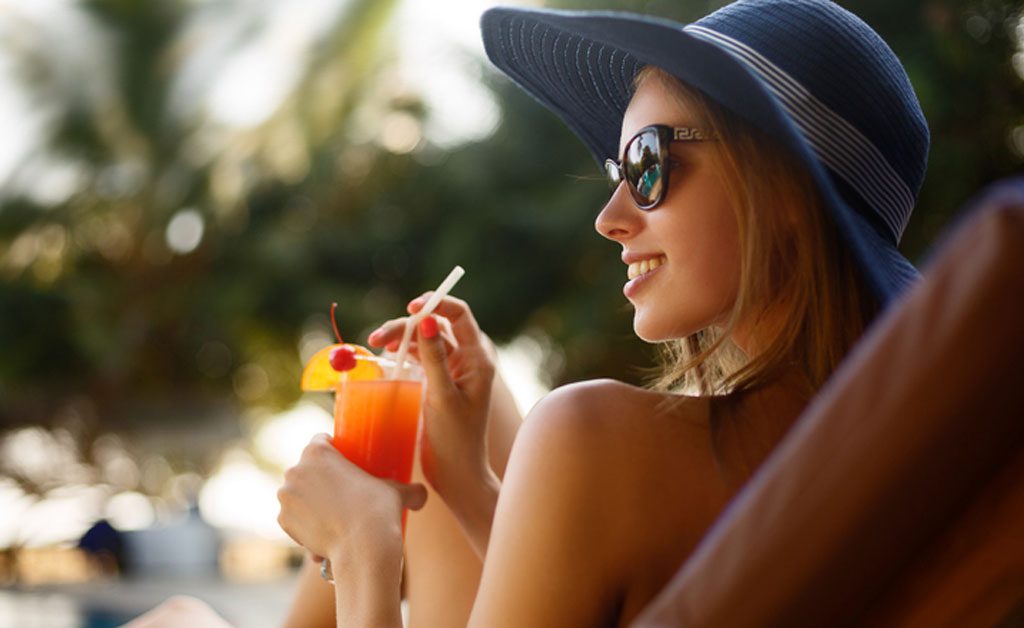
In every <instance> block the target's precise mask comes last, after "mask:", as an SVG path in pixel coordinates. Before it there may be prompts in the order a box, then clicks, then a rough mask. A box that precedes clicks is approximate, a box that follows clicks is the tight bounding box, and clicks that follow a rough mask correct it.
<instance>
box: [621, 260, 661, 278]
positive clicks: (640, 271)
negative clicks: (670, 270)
mask: <svg viewBox="0 0 1024 628" xmlns="http://www.w3.org/2000/svg"><path fill="white" fill-rule="evenodd" d="M667 261H668V258H666V257H665V256H664V255H661V256H659V257H652V258H650V259H645V260H643V261H640V262H633V263H632V264H630V265H629V268H628V269H627V270H626V276H627V277H628V278H629V279H636V278H637V277H639V276H640V275H644V274H646V273H649V272H651V271H652V270H654V269H655V268H657V267H659V266H661V265H662V264H664V263H665V262H667Z"/></svg>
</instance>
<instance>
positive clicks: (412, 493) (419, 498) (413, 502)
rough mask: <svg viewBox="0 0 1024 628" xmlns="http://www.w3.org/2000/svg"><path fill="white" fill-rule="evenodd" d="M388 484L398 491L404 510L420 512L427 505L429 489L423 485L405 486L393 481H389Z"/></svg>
mask: <svg viewBox="0 0 1024 628" xmlns="http://www.w3.org/2000/svg"><path fill="white" fill-rule="evenodd" d="M388 484H390V485H391V486H392V487H393V488H394V489H395V490H396V491H398V496H399V498H401V500H402V508H408V509H409V510H419V509H420V508H423V506H424V504H426V503H427V487H425V486H423V485H422V484H419V483H416V484H403V483H401V482H395V481H393V480H388Z"/></svg>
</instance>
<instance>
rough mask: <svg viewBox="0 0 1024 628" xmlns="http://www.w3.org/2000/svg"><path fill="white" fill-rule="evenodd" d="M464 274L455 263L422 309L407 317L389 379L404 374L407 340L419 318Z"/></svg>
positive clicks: (429, 311)
mask: <svg viewBox="0 0 1024 628" xmlns="http://www.w3.org/2000/svg"><path fill="white" fill-rule="evenodd" d="M465 274H466V270H465V269H464V268H463V267H462V266H458V265H456V266H455V268H453V269H452V272H450V273H448V276H447V277H445V278H444V281H442V282H441V285H440V286H438V287H437V290H434V294H432V295H430V298H429V299H427V303H426V305H424V306H423V309H422V310H420V311H419V312H416V313H415V314H413V315H412V316H410V317H409V322H408V323H406V325H405V333H404V334H402V344H400V345H399V346H398V359H396V360H395V368H394V369H392V370H391V379H401V378H402V375H404V374H405V359H406V357H407V356H408V354H409V341H410V340H411V339H412V332H413V330H414V329H416V326H417V325H419V324H420V321H421V320H423V319H424V318H426V317H427V316H428V315H429V314H430V313H431V312H433V311H434V308H436V307H437V305H438V303H440V302H441V299H443V298H445V296H447V294H448V293H449V292H450V291H451V289H452V288H453V287H454V286H455V284H456V283H458V281H459V279H462V276H463V275H465Z"/></svg>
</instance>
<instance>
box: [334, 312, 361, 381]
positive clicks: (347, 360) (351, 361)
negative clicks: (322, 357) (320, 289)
mask: <svg viewBox="0 0 1024 628" xmlns="http://www.w3.org/2000/svg"><path fill="white" fill-rule="evenodd" d="M337 308H338V304H337V303H331V327H333V328H334V337H335V338H337V339H338V344H339V345H341V346H340V347H338V348H337V349H335V350H334V351H331V354H330V356H329V360H330V362H331V368H333V369H334V370H335V371H338V372H339V373H340V372H344V371H351V370H352V369H354V368H355V367H356V351H355V349H353V348H352V347H350V346H348V345H345V344H342V342H341V334H339V333H338V323H337V322H335V320H334V310H336V309H337Z"/></svg>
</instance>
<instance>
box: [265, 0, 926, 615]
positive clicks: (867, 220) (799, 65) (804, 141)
mask: <svg viewBox="0 0 1024 628" xmlns="http://www.w3.org/2000/svg"><path fill="white" fill-rule="evenodd" d="M482 27H483V34H484V41H485V44H486V48H487V51H488V55H489V56H490V58H491V59H492V61H494V62H495V64H496V65H497V66H498V67H499V68H501V69H502V70H503V71H505V72H506V73H507V74H509V76H511V77H512V78H513V79H514V80H515V81H516V82H517V83H519V84H520V85H521V86H522V87H523V88H524V89H526V90H527V91H528V92H530V93H531V94H532V95H533V96H535V97H536V98H537V99H538V100H539V101H540V102H541V103H543V104H544V105H546V106H548V107H549V108H551V109H552V110H553V111H554V112H555V113H557V114H558V115H559V116H561V117H562V118H563V119H564V120H565V121H566V123H567V124H569V126H570V127H571V128H572V129H573V130H574V131H575V132H576V133H577V134H578V135H579V136H580V137H581V139H583V141H584V142H585V143H586V144H587V145H588V147H589V148H590V150H591V152H592V153H593V154H594V155H595V157H596V158H597V159H598V161H599V162H605V168H606V172H607V173H608V176H609V178H610V180H611V182H612V183H613V184H614V192H613V194H612V196H611V199H610V200H609V201H608V203H607V205H606V206H605V207H604V208H603V209H602V210H601V212H600V214H599V215H598V216H597V219H596V222H595V228H596V230H597V231H598V233H599V234H600V235H602V236H603V237H605V238H607V239H609V240H611V241H613V242H616V243H617V244H619V245H621V247H622V259H623V262H624V264H626V272H627V277H628V282H627V283H626V284H625V286H624V289H623V292H624V294H625V296H626V298H627V299H628V300H629V301H630V303H631V304H632V305H633V307H634V310H635V314H634V330H635V332H636V333H637V335H638V336H639V337H641V338H642V339H644V340H646V341H649V342H658V343H663V344H664V345H665V346H666V348H667V349H668V351H667V355H668V358H667V360H666V368H665V372H664V376H663V377H662V378H661V380H660V382H659V383H658V385H657V386H656V387H655V388H654V389H641V388H636V387H633V386H629V385H626V384H622V383H619V382H615V381H607V380H603V381H591V382H583V383H579V384H574V385H570V386H565V387H562V388H559V389H558V390H556V391H554V392H552V393H551V394H550V395H548V396H547V397H546V398H545V399H543V400H542V401H541V402H540V403H539V404H538V405H537V406H536V407H535V408H534V409H533V410H532V411H531V413H530V416H529V417H528V418H527V420H526V421H525V422H524V423H523V425H522V428H521V429H520V430H519V433H518V434H517V435H515V443H514V446H513V447H512V450H511V454H510V457H509V458H508V462H507V468H506V469H505V470H504V473H503V474H501V464H500V463H501V461H503V458H504V449H502V447H503V446H504V444H506V443H507V442H508V441H510V440H511V438H512V434H513V432H514V430H515V421H514V419H509V418H508V417H509V415H508V413H505V412H503V411H502V410H501V409H500V408H503V407H504V406H503V404H500V403H498V404H492V399H491V397H492V394H491V393H492V389H494V388H495V387H496V389H498V390H500V389H501V388H500V383H497V384H496V383H495V382H496V381H497V380H494V367H493V359H492V358H491V355H490V353H489V350H488V347H489V345H488V342H487V340H486V337H485V336H484V335H483V334H482V332H481V331H480V329H479V328H478V327H477V325H476V323H475V321H474V319H473V316H472V313H471V311H470V309H469V307H468V306H467V305H466V304H465V303H462V302H460V301H458V300H456V299H451V298H449V299H446V300H445V301H444V302H443V304H442V306H441V307H440V308H439V310H438V312H437V318H428V319H426V320H424V321H423V323H422V324H421V326H420V328H419V330H418V347H417V350H418V355H419V359H420V360H421V362H422V363H423V365H424V368H425V371H426V375H427V381H428V387H427V389H428V392H427V403H426V406H425V434H424V439H423V448H422V450H421V454H422V461H423V472H424V477H425V480H426V482H427V483H428V484H429V485H430V486H431V488H432V489H433V490H434V491H436V493H437V495H438V496H439V497H440V500H438V499H437V498H436V497H435V498H433V499H431V500H428V503H429V504H430V506H429V507H430V508H435V512H441V511H448V512H450V513H451V518H450V519H449V521H448V522H447V523H446V522H445V521H444V519H443V517H441V516H437V517H433V518H431V519H430V523H429V525H427V527H428V528H431V529H430V531H429V532H428V533H424V534H425V535H426V536H429V535H430V534H433V535H434V536H435V538H442V539H449V541H450V540H451V538H452V535H453V530H454V531H455V532H459V531H461V533H462V534H464V535H465V538H466V539H467V540H468V543H469V544H470V546H471V547H473V548H474V549H475V551H476V553H477V555H478V556H479V557H480V559H481V560H482V563H483V567H482V575H481V577H480V580H479V585H478V586H477V583H476V581H475V580H473V579H472V578H470V579H469V580H468V581H467V580H463V581H461V586H459V587H452V588H446V587H445V586H444V584H445V583H443V582H442V583H440V584H438V585H437V586H427V587H426V588H425V589H420V593H417V587H419V586H423V585H422V583H423V582H427V581H428V579H429V578H430V576H429V575H428V574H429V573H430V572H431V571H432V570H438V569H440V570H442V571H441V572H440V573H444V571H443V570H444V569H445V565H444V564H442V563H441V562H440V561H438V560H436V557H435V560H434V562H430V561H424V560H419V561H418V560H417V557H418V556H421V555H422V552H423V551H425V550H424V549H423V548H422V547H421V546H420V545H418V538H417V524H416V523H415V521H416V520H415V518H414V517H411V518H410V531H409V536H410V539H409V547H408V553H409V575H408V577H409V585H410V590H409V593H410V594H409V605H410V613H411V616H412V621H411V623H412V624H413V625H417V624H419V623H423V625H457V624H459V623H461V624H465V623H466V617H467V614H469V623H470V624H472V625H479V626H504V625H508V626H534V625H558V626H562V625H588V626H589V625H622V624H627V623H629V622H630V621H631V620H632V619H634V618H635V617H636V616H637V615H638V614H639V613H640V611H641V609H643V607H644V606H645V605H646V604H647V603H648V602H649V601H650V600H651V599H652V598H653V597H654V596H655V595H656V594H657V592H658V591H659V590H660V589H661V588H662V587H663V586H664V585H665V584H666V583H667V582H668V580H669V579H670V577H671V576H672V574H673V573H674V572H675V571H676V570H677V569H678V568H679V566H680V565H681V564H682V563H683V562H684V561H685V559H686V558H687V556H688V555H689V554H690V552H691V551H692V550H693V548H694V547H695V546H696V544H697V543H698V541H699V540H700V538H701V536H702V535H703V534H704V533H705V531H706V530H707V528H708V526H709V525H710V524H711V523H712V522H713V521H714V519H715V518H716V516H717V515H718V514H719V513H720V512H721V510H722V508H723V507H724V506H725V504H726V503H727V502H728V500H729V499H730V498H731V496H732V495H734V494H735V492H736V491H737V490H738V488H739V487H740V486H741V485H742V484H743V482H744V481H746V479H747V478H748V477H749V476H750V474H751V473H752V472H753V471H754V469H755V468H756V467H757V466H758V464H760V462H761V461H762V460H763V459H764V457H765V456H766V455H767V454H768V453H769V452H770V450H771V449H772V448H773V447H774V446H775V444H776V443H777V442H778V441H779V440H780V439H781V437H782V436H783V435H784V434H785V432H786V430H787V429H788V428H789V426H790V425H791V423H792V422H793V420H794V419H795V418H796V417H797V416H798V415H799V414H800V412H801V411H802V409H803V408H804V406H805V405H806V404H807V402H808V400H809V398H810V397H811V396H812V395H813V393H814V392H815V391H816V390H817V389H818V388H819V387H820V386H821V385H822V383H823V382H824V381H825V380H826V379H827V378H828V376H829V374H830V373H831V372H832V370H833V369H834V368H835V366H836V365H837V364H838V362H839V361H840V360H841V359H842V357H843V355H844V354H845V353H846V352H847V350H848V349H849V348H850V347H851V346H852V344H853V343H854V342H855V341H856V340H857V338H858V336H859V335H860V334H861V333H862V331H863V330H864V329H865V328H866V327H867V326H868V324H869V323H870V321H871V320H872V318H873V317H874V316H875V315H876V314H877V312H878V311H879V309H880V308H882V307H884V306H885V304H887V303H888V302H890V301H891V300H893V299H894V298H895V297H896V296H897V295H898V294H899V293H900V291H901V290H902V289H903V288H904V287H905V286H906V285H908V284H909V283H910V282H912V281H913V280H914V278H915V277H916V272H915V271H914V270H913V267H912V266H911V265H910V264H909V263H908V262H907V261H906V260H905V259H903V257H902V256H901V255H900V254H899V253H898V251H897V248H896V244H897V242H898V240H899V237H900V234H901V232H902V229H903V227H904V226H905V225H906V222H907V219H908V218H909V215H910V211H911V208H912V206H913V203H914V201H915V198H916V194H917V190H918V189H919V187H920V183H921V180H922V178H923V173H924V164H925V159H926V154H927V148H928V131H927V127H926V125H925V122H924V119H923V116H922V114H921V111H920V107H919V105H918V103H917V99H916V97H915V96H914V93H913V90H912V88H911V86H910V83H909V81H908V79H907V77H906V74H905V73H904V71H903V69H902V67H901V66H900V64H899V62H898V60H897V59H896V58H895V56H894V55H893V53H892V51H891V50H889V48H888V47H887V46H886V45H885V43H884V42H883V41H882V40H881V39H880V38H879V37H878V36H877V35H876V34H875V33H874V32H873V31H872V30H871V29H870V28H869V27H868V26H867V25H865V24H864V23H863V22H862V21H860V20H859V19H858V18H856V17H855V16H853V15H852V14H850V13H848V12H847V11H845V10H843V9H842V8H840V7H838V6H836V5H834V4H832V3H831V2H826V1H818V0H740V1H739V2H736V3H734V4H731V5H729V6H727V7H725V8H723V9H721V10H719V11H717V12H715V13H713V14H711V15H709V16H707V17H705V18H703V19H702V20H700V21H699V22H697V23H695V24H692V25H689V26H686V27H682V26H681V25H678V24H674V23H671V22H666V21H663V20H657V19H652V18H647V17H642V16H634V15H627V14H614V13H568V12H557V11H537V10H513V9H495V10H491V11H489V12H488V13H486V14H485V15H484V18H483V22H482ZM606 160H607V161H606ZM423 302H424V300H423V297H420V298H419V299H417V300H415V301H413V302H412V303H410V307H409V311H410V312H416V311H418V308H420V307H422V304H423ZM438 320H440V321H441V323H442V324H441V329H442V332H441V333H439V326H438ZM404 324H405V322H404V320H403V319H399V320H395V321H391V322H389V323H386V324H385V325H383V326H382V327H381V328H380V329H379V330H377V331H376V332H374V334H373V335H371V337H370V343H371V344H373V345H375V346H384V345H388V344H391V343H394V342H395V341H396V339H397V338H399V337H400V335H401V332H402V330H403V328H404ZM449 327H450V334H449V333H447V331H448V328H449ZM492 405H493V406H494V407H492ZM489 421H491V422H492V423H491V424H490V425H489V423H488V422H489ZM509 426H511V427H509ZM489 429H490V431H491V432H492V433H491V434H490V437H491V442H490V443H488V430H489ZM493 432H499V433H500V434H501V436H502V438H496V437H495V436H494V434H493ZM503 439H504V440H503ZM496 441H501V442H498V443H497V444H496ZM489 446H490V447H491V450H490V451H489V450H488V447H489ZM495 449H498V450H499V451H495ZM496 460H497V464H496ZM279 498H280V501H281V515H280V518H279V521H280V523H281V525H282V527H283V528H284V529H285V531H286V532H288V533H289V534H290V535H291V536H292V537H293V538H294V539H295V540H296V541H297V542H299V543H300V544H302V545H303V546H304V547H306V548H307V549H308V550H309V551H310V552H311V553H312V554H315V555H318V556H326V557H328V558H329V559H330V560H331V563H332V564H333V565H334V566H335V570H334V575H335V578H336V581H335V584H334V597H335V601H336V604H337V607H336V609H337V612H336V617H337V619H336V621H337V624H338V625H358V626H362V625H394V626H398V625H400V624H401V618H400V613H399V598H400V581H401V573H402V557H403V544H402V536H401V528H400V523H399V522H400V516H401V510H402V508H403V507H406V508H413V509H416V508H419V507H421V506H423V503H424V500H425V498H426V491H425V488H424V487H423V486H422V485H419V484H414V485H411V486H399V485H396V484H391V483H387V482H383V481H380V480H377V479H375V478H372V477H370V476H368V475H367V474H365V473H363V472H362V471H361V470H360V469H358V468H357V467H355V466H354V465H352V464H351V463H349V462H348V461H347V460H345V459H344V458H343V457H342V456H340V455H338V454H337V452H336V451H335V450H334V449H333V448H332V447H331V446H330V444H329V442H328V440H327V438H326V437H324V436H322V435H321V436H318V437H316V438H314V439H313V442H312V443H311V444H310V445H309V447H307V449H306V451H305V452H304V453H303V456H302V459H301V461H300V462H299V464H298V465H297V466H296V467H294V468H293V469H291V470H289V471H288V473H287V474H286V478H285V484H284V486H283V487H282V488H281V491H280V492H279ZM438 502H443V505H444V508H442V507H441V504H439V503H438ZM438 509H439V510H438ZM453 521H457V525H458V527H457V528H455V527H454V526H455V524H454V523H452V522H453ZM446 526H448V527H446ZM460 569H461V568H460ZM434 573H438V572H436V571H434ZM463 573H465V572H463ZM312 577H313V576H310V575H307V580H306V584H305V585H304V586H303V588H302V590H301V592H300V597H299V600H300V603H297V604H296V606H295V608H294V609H293V614H292V618H291V619H292V621H293V622H294V623H295V624H296V625H298V624H299V623H302V622H304V621H312V617H313V615H314V614H315V612H314V611H313V608H314V607H315V606H316V605H317V604H319V605H320V606H319V607H320V608H321V609H322V608H323V604H324V602H325V601H328V602H329V601H330V596H329V595H325V592H327V593H329V589H327V588H326V587H320V589H319V592H316V593H311V591H313V588H312V586H311V585H312V583H311V582H310V579H311V578H312ZM418 583H419V584H418ZM424 591H429V592H430V594H431V595H430V596H429V597H431V601H433V602H438V601H440V603H441V604H440V605H441V606H444V607H446V608H450V609H454V610H451V611H450V612H449V613H448V614H447V615H446V616H444V617H437V616H434V617H433V619H432V618H431V617H429V616H428V615H427V613H426V612H423V611H420V610H419V609H421V608H426V606H425V604H427V603H428V602H427V601H425V600H424V597H425V596H426V595H427V594H426V593H424ZM307 600H317V602H316V603H309V604H306V603H304V601H307ZM467 600H468V603H465V602H466V601H467ZM446 604H447V606H445V605H446ZM470 607H471V611H470ZM436 609H437V606H436V605H435V607H434V608H433V609H432V610H435V611H436ZM325 617H329V615H326V616H325Z"/></svg>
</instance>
